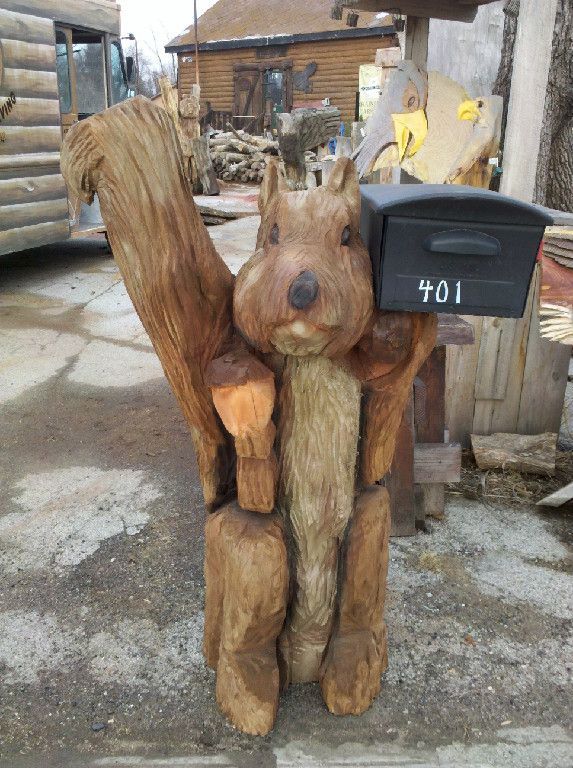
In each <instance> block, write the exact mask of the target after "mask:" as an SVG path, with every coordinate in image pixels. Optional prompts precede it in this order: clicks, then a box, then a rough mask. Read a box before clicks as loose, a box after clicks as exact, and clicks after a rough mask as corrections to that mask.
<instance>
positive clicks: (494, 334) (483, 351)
mask: <svg viewBox="0 0 573 768" xmlns="http://www.w3.org/2000/svg"><path fill="white" fill-rule="evenodd" d="M514 335H515V320H511V319H508V318H502V317H485V318H484V320H483V324H482V331H481V342H480V347H479V354H478V365H477V371H476V384H475V393H474V395H475V398H476V400H503V399H504V397H505V393H506V391H507V382H508V378H509V374H510V359H511V350H512V345H513V338H514Z"/></svg>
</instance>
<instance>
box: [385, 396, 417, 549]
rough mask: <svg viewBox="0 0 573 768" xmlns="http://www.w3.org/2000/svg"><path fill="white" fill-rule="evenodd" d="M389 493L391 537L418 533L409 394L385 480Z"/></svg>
mask: <svg viewBox="0 0 573 768" xmlns="http://www.w3.org/2000/svg"><path fill="white" fill-rule="evenodd" d="M385 485H386V488H387V489H388V493H389V494H390V519H391V521H392V526H391V529H390V535H391V536H413V535H414V534H415V533H416V511H415V509H414V404H413V398H412V396H411V395H410V398H409V400H408V403H407V405H406V408H405V410H404V415H403V417H402V422H401V423H400V428H399V430H398V437H397V438H396V450H395V452H394V460H393V461H392V466H391V468H390V472H388V475H387V476H386V480H385Z"/></svg>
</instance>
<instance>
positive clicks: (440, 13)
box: [344, 0, 491, 21]
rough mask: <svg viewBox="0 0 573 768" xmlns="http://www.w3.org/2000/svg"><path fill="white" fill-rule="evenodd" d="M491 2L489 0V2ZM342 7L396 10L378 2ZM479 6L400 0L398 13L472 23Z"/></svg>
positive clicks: (362, 0)
mask: <svg viewBox="0 0 573 768" xmlns="http://www.w3.org/2000/svg"><path fill="white" fill-rule="evenodd" d="M490 1H491V0H490ZM344 5H348V6H350V7H351V8H355V9H356V10H360V11H374V12H380V11H394V12H396V11H397V10H398V8H397V7H396V6H395V5H392V2H381V1H380V0H347V2H344ZM477 5H480V2H479V0H477V2H475V3H471V4H466V3H455V2H451V0H450V1H449V2H448V0H431V2H425V1H424V0H401V2H400V11H401V12H402V13H404V14H406V15H407V16H408V17H410V16H421V17H431V18H435V19H450V20H452V21H473V20H474V18H475V15H476V6H477Z"/></svg>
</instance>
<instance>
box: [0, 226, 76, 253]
mask: <svg viewBox="0 0 573 768" xmlns="http://www.w3.org/2000/svg"><path fill="white" fill-rule="evenodd" d="M69 234H70V224H69V221H68V219H67V218H66V219H65V220H64V219H61V220H60V221H50V222H46V223H45V224H35V225H33V226H30V227H19V228H18V229H10V230H8V231H7V232H0V255H4V254H6V253H12V252H13V251H24V250H26V249H27V248H37V247H38V246H40V245H47V244H48V243H57V242H58V241H59V240H67V239H68V237H69Z"/></svg>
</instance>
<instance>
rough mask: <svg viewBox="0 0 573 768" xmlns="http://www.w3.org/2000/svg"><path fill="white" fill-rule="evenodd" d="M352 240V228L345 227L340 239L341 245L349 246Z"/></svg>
mask: <svg viewBox="0 0 573 768" xmlns="http://www.w3.org/2000/svg"><path fill="white" fill-rule="evenodd" d="M349 240H350V227H344V229H343V230H342V236H341V238H340V243H341V244H342V245H348V241H349Z"/></svg>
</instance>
